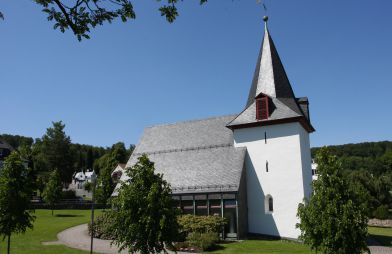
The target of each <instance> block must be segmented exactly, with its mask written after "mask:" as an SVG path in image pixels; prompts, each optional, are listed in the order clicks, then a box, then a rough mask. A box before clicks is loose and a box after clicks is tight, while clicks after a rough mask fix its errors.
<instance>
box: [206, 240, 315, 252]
mask: <svg viewBox="0 0 392 254" xmlns="http://www.w3.org/2000/svg"><path fill="white" fill-rule="evenodd" d="M207 253H214V254H229V253H230V254H237V253H247V254H287V253H290V254H311V253H312V252H311V251H310V249H309V247H307V246H305V245H303V244H301V243H296V242H290V241H279V240H246V241H240V242H232V243H223V244H219V246H218V250H216V251H212V252H207Z"/></svg>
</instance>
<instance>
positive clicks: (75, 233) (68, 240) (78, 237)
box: [45, 224, 189, 254]
mask: <svg viewBox="0 0 392 254" xmlns="http://www.w3.org/2000/svg"><path fill="white" fill-rule="evenodd" d="M57 238H58V241H56V242H47V243H45V244H62V245H65V246H68V247H71V248H75V249H80V250H85V251H90V243H91V237H90V236H89V235H88V232H87V224H82V225H79V226H76V227H72V228H68V229H66V230H64V231H62V232H60V233H58V234H57ZM110 242H111V241H110V240H101V239H97V238H94V241H93V243H94V248H93V250H94V252H95V253H105V254H117V253H121V254H127V253H128V251H127V250H123V251H122V252H118V248H117V247H116V246H115V245H113V246H110ZM168 252H169V253H174V252H171V251H168ZM177 253H178V254H189V253H183V252H177Z"/></svg>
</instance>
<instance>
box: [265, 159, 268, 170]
mask: <svg viewBox="0 0 392 254" xmlns="http://www.w3.org/2000/svg"><path fill="white" fill-rule="evenodd" d="M265 172H268V161H266V162H265Z"/></svg>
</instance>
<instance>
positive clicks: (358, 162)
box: [311, 141, 392, 175]
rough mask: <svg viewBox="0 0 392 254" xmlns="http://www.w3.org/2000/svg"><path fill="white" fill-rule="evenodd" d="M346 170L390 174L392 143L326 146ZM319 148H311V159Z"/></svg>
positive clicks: (391, 170) (391, 167) (391, 169)
mask: <svg viewBox="0 0 392 254" xmlns="http://www.w3.org/2000/svg"><path fill="white" fill-rule="evenodd" d="M328 148H329V150H330V152H331V153H332V154H333V155H336V156H337V157H338V158H339V159H341V162H342V164H343V168H344V169H346V170H365V171H367V172H369V173H372V174H374V175H382V174H387V173H391V172H392V142H391V141H381V142H366V143H358V144H346V145H337V146H328ZM319 149H320V148H318V147H315V148H312V150H311V151H312V158H314V156H315V153H316V152H317V151H318V150H319Z"/></svg>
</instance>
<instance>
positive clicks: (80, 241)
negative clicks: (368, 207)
mask: <svg viewBox="0 0 392 254" xmlns="http://www.w3.org/2000/svg"><path fill="white" fill-rule="evenodd" d="M57 238H58V241H55V242H44V243H43V244H45V245H53V244H62V245H65V246H68V247H71V248H75V249H81V250H86V251H90V240H91V238H90V236H89V235H88V232H87V224H83V225H79V226H76V227H72V228H69V229H66V230H64V231H62V232H60V233H58V234H57ZM110 242H111V241H110V240H101V239H97V238H94V252H96V253H106V254H118V253H120V252H118V249H117V247H116V246H114V245H113V246H110ZM368 244H369V249H370V252H371V254H392V248H390V247H383V246H378V245H379V244H378V243H377V242H376V241H374V240H370V241H369V243H368ZM125 253H128V252H127V251H122V252H121V254H125ZM169 253H172V252H169ZM177 253H178V254H184V253H181V252H177Z"/></svg>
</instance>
